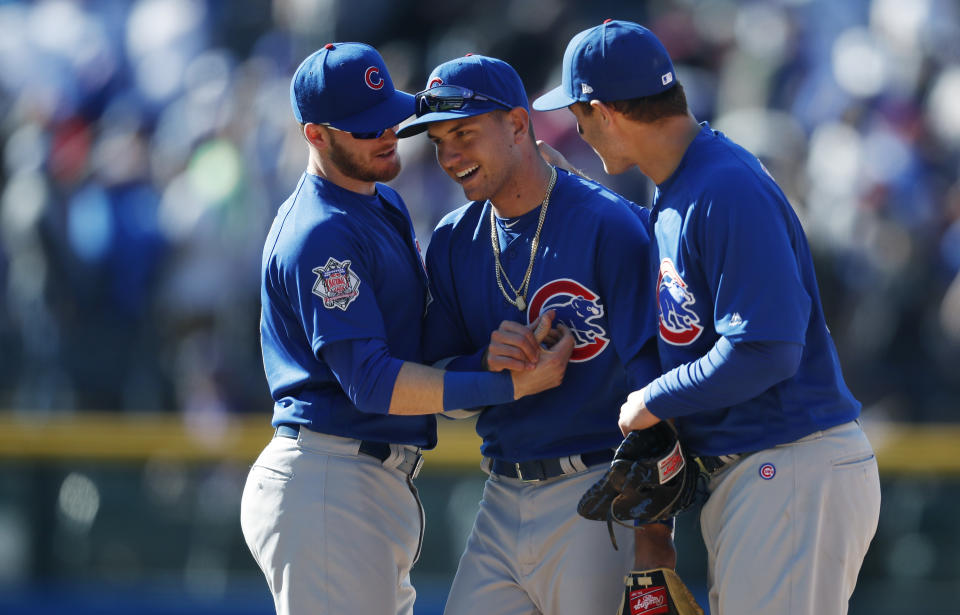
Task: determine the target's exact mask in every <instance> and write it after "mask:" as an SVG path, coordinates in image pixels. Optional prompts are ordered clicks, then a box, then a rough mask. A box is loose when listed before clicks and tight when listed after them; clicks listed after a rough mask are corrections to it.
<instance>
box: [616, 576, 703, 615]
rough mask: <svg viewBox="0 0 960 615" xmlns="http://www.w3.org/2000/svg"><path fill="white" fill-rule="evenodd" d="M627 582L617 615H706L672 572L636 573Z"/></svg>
mask: <svg viewBox="0 0 960 615" xmlns="http://www.w3.org/2000/svg"><path fill="white" fill-rule="evenodd" d="M625 581H626V588H624V590H623V600H622V601H621V602H620V610H618V611H617V615H703V609H701V608H700V605H699V604H697V601H696V600H694V599H693V594H691V593H690V590H689V589H687V586H686V585H684V583H683V581H681V580H680V577H679V576H677V573H676V572H674V571H673V570H670V569H669V568H654V569H653V570H634V571H632V572H631V573H630V574H629V575H628V576H627V578H626V579H625Z"/></svg>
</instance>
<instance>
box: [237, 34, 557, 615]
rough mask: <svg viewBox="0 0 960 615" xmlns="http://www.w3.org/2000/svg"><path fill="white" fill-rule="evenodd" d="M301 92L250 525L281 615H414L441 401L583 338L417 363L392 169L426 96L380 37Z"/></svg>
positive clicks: (274, 267)
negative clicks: (516, 353)
mask: <svg viewBox="0 0 960 615" xmlns="http://www.w3.org/2000/svg"><path fill="white" fill-rule="evenodd" d="M291 102H292V105H293V112H294V115H295V117H296V119H297V121H298V122H299V123H300V124H301V126H302V134H303V136H304V138H305V140H306V141H307V144H308V149H309V160H308V164H307V170H306V172H305V173H304V174H303V176H302V177H301V178H300V181H299V183H298V185H297V187H296V189H295V190H294V192H293V194H292V195H291V196H290V197H289V198H288V199H287V201H286V202H285V203H284V204H283V205H282V206H281V207H280V209H279V211H278V212H277V217H276V219H275V220H274V222H273V226H272V228H271V229H270V232H269V235H268V236H267V240H266V244H265V246H264V249H263V263H262V287H261V301H262V304H263V305H262V314H261V322H260V331H261V341H262V348H263V364H264V369H265V371H266V376H267V382H268V384H269V386H270V392H271V394H272V396H273V399H274V402H275V403H274V410H273V421H272V423H273V426H274V427H275V428H276V432H275V437H274V438H273V439H272V440H271V442H270V443H269V444H268V445H267V446H266V448H265V449H264V450H263V452H262V453H261V454H260V456H259V458H258V459H257V461H256V463H255V464H254V465H253V467H252V468H251V470H250V474H249V476H248V479H247V483H246V486H245V488H244V492H243V498H242V502H241V517H240V521H241V526H242V529H243V534H244V537H245V539H246V541H247V545H248V546H249V547H250V551H251V553H252V554H253V556H254V558H255V559H256V561H257V563H258V564H259V565H260V567H261V569H262V570H263V572H264V575H265V576H266V579H267V584H268V585H269V587H270V591H271V592H272V594H273V598H274V603H275V605H276V610H277V613H280V614H288V613H297V614H299V613H330V614H344V615H346V614H347V613H351V614H352V613H378V614H385V613H389V614H409V613H412V611H413V602H414V596H415V592H414V589H413V587H412V586H411V584H410V575H409V573H410V568H411V566H412V565H413V563H414V562H415V561H416V559H417V557H418V555H419V551H420V545H421V540H422V536H423V523H424V519H423V509H422V507H421V506H420V501H419V498H418V496H417V491H416V488H415V487H414V485H413V479H414V478H415V477H416V475H417V472H418V471H419V468H420V462H421V455H420V451H421V449H424V448H432V447H433V446H434V445H435V444H436V440H437V437H436V419H435V416H434V413H439V412H442V411H443V410H452V409H460V408H472V407H476V406H481V405H484V404H491V403H504V402H507V401H511V400H513V399H515V398H517V397H520V396H522V395H525V394H528V393H535V392H537V391H540V390H543V389H544V388H546V387H549V386H555V385H556V384H558V383H559V382H560V380H561V379H562V377H563V373H564V369H565V364H566V361H567V359H568V357H569V355H570V353H571V352H572V350H573V337H572V335H571V334H570V333H569V332H562V333H558V332H556V331H555V332H554V333H553V335H552V336H551V339H552V338H555V337H558V336H559V339H558V341H556V343H555V345H554V346H553V347H552V349H551V350H546V349H543V350H542V352H540V354H539V356H538V362H537V363H536V365H535V366H532V367H533V368H532V369H524V370H522V371H516V372H504V373H490V372H480V371H478V372H459V373H452V372H447V373H445V372H443V371H442V370H439V369H434V368H430V367H425V366H423V365H419V364H418V363H416V361H418V360H419V359H420V354H421V353H420V333H421V322H422V317H423V313H424V309H425V307H426V304H427V280H426V275H425V272H424V269H423V264H422V260H421V257H420V254H419V250H418V248H417V241H416V237H415V236H414V233H413V228H412V224H411V221H410V216H409V214H408V213H407V209H406V206H405V205H404V203H403V201H402V200H401V199H400V197H399V196H398V195H397V193H396V192H394V191H393V190H391V189H390V188H388V187H387V186H385V185H383V184H381V183H379V182H382V181H387V180H390V179H393V178H394V177H395V176H396V175H397V173H398V172H399V171H400V161H399V159H398V157H397V149H396V145H397V136H396V133H395V129H396V127H397V125H398V124H399V123H400V121H401V120H403V119H405V118H406V117H408V116H409V115H411V114H412V113H413V110H414V107H413V96H411V95H410V94H406V93H404V92H399V91H396V90H395V89H394V87H393V83H392V82H391V79H390V75H389V73H388V72H387V69H386V66H385V65H384V62H383V58H381V57H380V54H379V53H377V52H376V51H375V50H374V49H373V48H372V47H370V46H368V45H364V44H360V43H332V44H328V45H326V46H325V47H324V48H322V49H320V50H319V51H317V52H315V53H314V54H312V55H310V56H309V57H308V58H306V59H305V60H304V61H303V63H302V64H301V65H300V67H299V68H298V69H297V71H296V73H295V74H294V77H293V81H292V83H291ZM551 316H552V315H549V314H548V315H546V316H545V318H544V319H541V320H540V321H539V323H538V324H539V328H537V329H536V330H535V331H533V332H532V333H531V334H532V335H533V336H534V337H535V339H536V340H537V341H540V340H543V339H545V338H546V335H547V331H548V329H549V327H550V322H551Z"/></svg>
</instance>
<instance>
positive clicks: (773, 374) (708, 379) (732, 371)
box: [643, 337, 803, 419]
mask: <svg viewBox="0 0 960 615" xmlns="http://www.w3.org/2000/svg"><path fill="white" fill-rule="evenodd" d="M802 354H803V346H802V345H800V344H795V343H792V342H740V343H736V344H734V343H731V342H730V340H728V339H727V338H726V337H720V339H718V340H717V343H716V344H714V346H713V348H711V349H710V351H709V352H707V354H705V355H703V356H702V357H700V358H699V359H697V360H696V361H691V362H690V363H684V364H683V365H679V366H677V367H675V368H673V369H672V370H670V371H669V372H667V373H665V374H663V375H662V376H660V377H658V378H657V379H656V380H654V381H653V382H651V383H650V385H649V386H648V387H647V390H646V393H645V394H644V400H643V401H644V403H645V404H646V405H647V408H648V409H649V410H650V412H652V413H653V414H654V415H655V416H656V417H657V418H660V419H668V418H674V417H678V416H685V415H689V414H694V413H696V412H702V411H704V410H715V409H717V408H727V407H729V406H734V405H736V404H739V403H742V402H745V401H747V400H749V399H753V398H754V397H757V396H758V395H760V394H761V393H763V392H764V391H766V390H767V389H769V388H770V387H772V386H773V385H775V384H777V383H778V382H782V381H783V380H786V379H787V378H789V377H791V376H793V375H794V374H795V373H796V371H797V368H798V367H799V365H800V357H801V355H802Z"/></svg>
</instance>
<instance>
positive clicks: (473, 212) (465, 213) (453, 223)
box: [431, 201, 486, 243]
mask: <svg viewBox="0 0 960 615" xmlns="http://www.w3.org/2000/svg"><path fill="white" fill-rule="evenodd" d="M485 209H486V201H470V202H469V203H466V204H464V205H461V206H460V207H458V208H456V209H454V210H453V211H451V212H449V213H447V214H446V215H445V216H443V217H442V218H440V221H439V222H438V223H437V226H436V227H435V228H434V230H433V238H432V239H431V243H432V242H433V241H434V240H435V239H437V238H438V237H450V236H452V235H456V234H458V233H464V232H465V233H471V234H472V233H473V232H474V231H475V230H476V228H477V225H478V224H479V223H480V222H481V218H482V216H483V212H484V211H485Z"/></svg>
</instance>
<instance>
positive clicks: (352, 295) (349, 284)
mask: <svg viewBox="0 0 960 615" xmlns="http://www.w3.org/2000/svg"><path fill="white" fill-rule="evenodd" d="M313 273H315V274H317V280H316V282H314V284H313V294H315V295H316V296H318V297H320V298H321V299H323V307H325V308H327V309H328V310H332V309H334V308H339V309H341V310H344V311H346V309H347V307H348V306H349V305H350V304H351V303H353V301H354V300H355V299H356V298H357V297H358V296H359V295H360V278H358V277H357V274H355V273H354V272H352V271H350V261H348V260H344V261H338V260H336V259H335V258H333V257H332V256H331V257H330V258H328V259H327V264H326V265H324V266H323V267H314V269H313Z"/></svg>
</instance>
